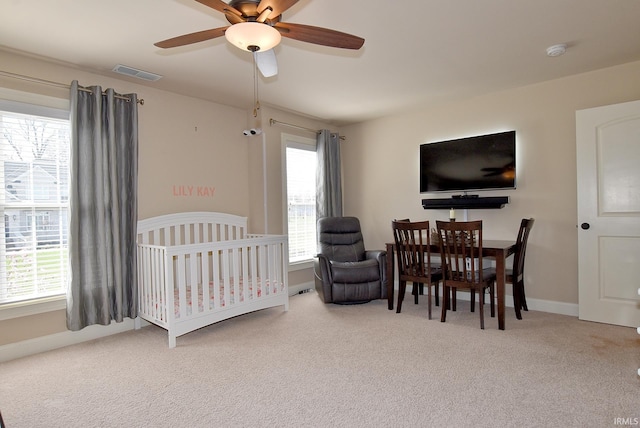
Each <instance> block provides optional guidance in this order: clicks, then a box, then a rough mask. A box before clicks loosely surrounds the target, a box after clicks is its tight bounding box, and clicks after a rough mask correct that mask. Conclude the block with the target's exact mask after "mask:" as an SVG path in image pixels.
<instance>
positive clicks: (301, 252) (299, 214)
mask: <svg viewBox="0 0 640 428" xmlns="http://www.w3.org/2000/svg"><path fill="white" fill-rule="evenodd" d="M284 141H285V144H286V151H285V153H286V154H285V157H286V161H285V166H286V174H285V175H286V195H287V198H286V201H287V224H286V227H285V230H286V231H287V235H288V237H289V263H290V264H293V265H295V264H298V265H302V266H301V267H307V266H306V264H307V263H308V262H311V260H312V259H313V256H314V255H315V254H316V252H317V244H316V164H317V156H316V142H315V140H312V139H309V138H303V137H298V136H291V135H286V136H285V137H284Z"/></svg>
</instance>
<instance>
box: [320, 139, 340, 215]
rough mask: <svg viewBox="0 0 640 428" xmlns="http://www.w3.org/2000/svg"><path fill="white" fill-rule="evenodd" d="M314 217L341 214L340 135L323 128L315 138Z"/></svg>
mask: <svg viewBox="0 0 640 428" xmlns="http://www.w3.org/2000/svg"><path fill="white" fill-rule="evenodd" d="M316 154H317V156H318V168H317V170H316V219H319V218H322V217H341V216H342V173H341V166H340V136H339V135H338V134H337V133H331V132H330V131H329V130H328V129H323V130H322V131H320V132H319V133H318V136H317V140H316Z"/></svg>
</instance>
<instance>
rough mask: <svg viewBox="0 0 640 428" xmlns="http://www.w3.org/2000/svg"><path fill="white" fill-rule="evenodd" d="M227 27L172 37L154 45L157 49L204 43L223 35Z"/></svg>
mask: <svg viewBox="0 0 640 428" xmlns="http://www.w3.org/2000/svg"><path fill="white" fill-rule="evenodd" d="M227 28H229V27H228V26H227V27H220V28H214V29H212V30H204V31H198V32H195V33H191V34H184V35H182V36H178V37H174V38H171V39H167V40H163V41H161V42H158V43H154V45H155V46H157V47H159V48H163V49H166V48H175V47H178V46H184V45H190V44H192V43H198V42H204V41H205V40H211V39H215V38H216V37H220V36H223V35H224V32H225V31H226V30H227Z"/></svg>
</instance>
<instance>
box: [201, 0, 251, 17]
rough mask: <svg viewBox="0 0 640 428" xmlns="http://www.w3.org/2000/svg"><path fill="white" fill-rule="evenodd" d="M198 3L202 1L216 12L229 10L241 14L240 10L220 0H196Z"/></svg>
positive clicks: (234, 13)
mask: <svg viewBox="0 0 640 428" xmlns="http://www.w3.org/2000/svg"><path fill="white" fill-rule="evenodd" d="M196 1H197V2H198V3H202V4H203V5H205V6H209V7H210V8H211V9H215V10H217V11H218V12H222V13H225V14H226V13H227V12H230V13H231V14H233V15H237V16H242V13H240V11H239V10H238V9H236V8H234V7H232V6H229V5H228V4H227V3H225V2H223V1H222V0H196Z"/></svg>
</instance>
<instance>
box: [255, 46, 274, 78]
mask: <svg viewBox="0 0 640 428" xmlns="http://www.w3.org/2000/svg"><path fill="white" fill-rule="evenodd" d="M253 57H254V59H255V61H256V65H257V66H258V70H260V73H262V75H263V76H264V77H272V76H275V75H276V74H278V62H277V61H276V53H275V52H274V50H273V49H269V50H268V51H257V52H254V53H253Z"/></svg>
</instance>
